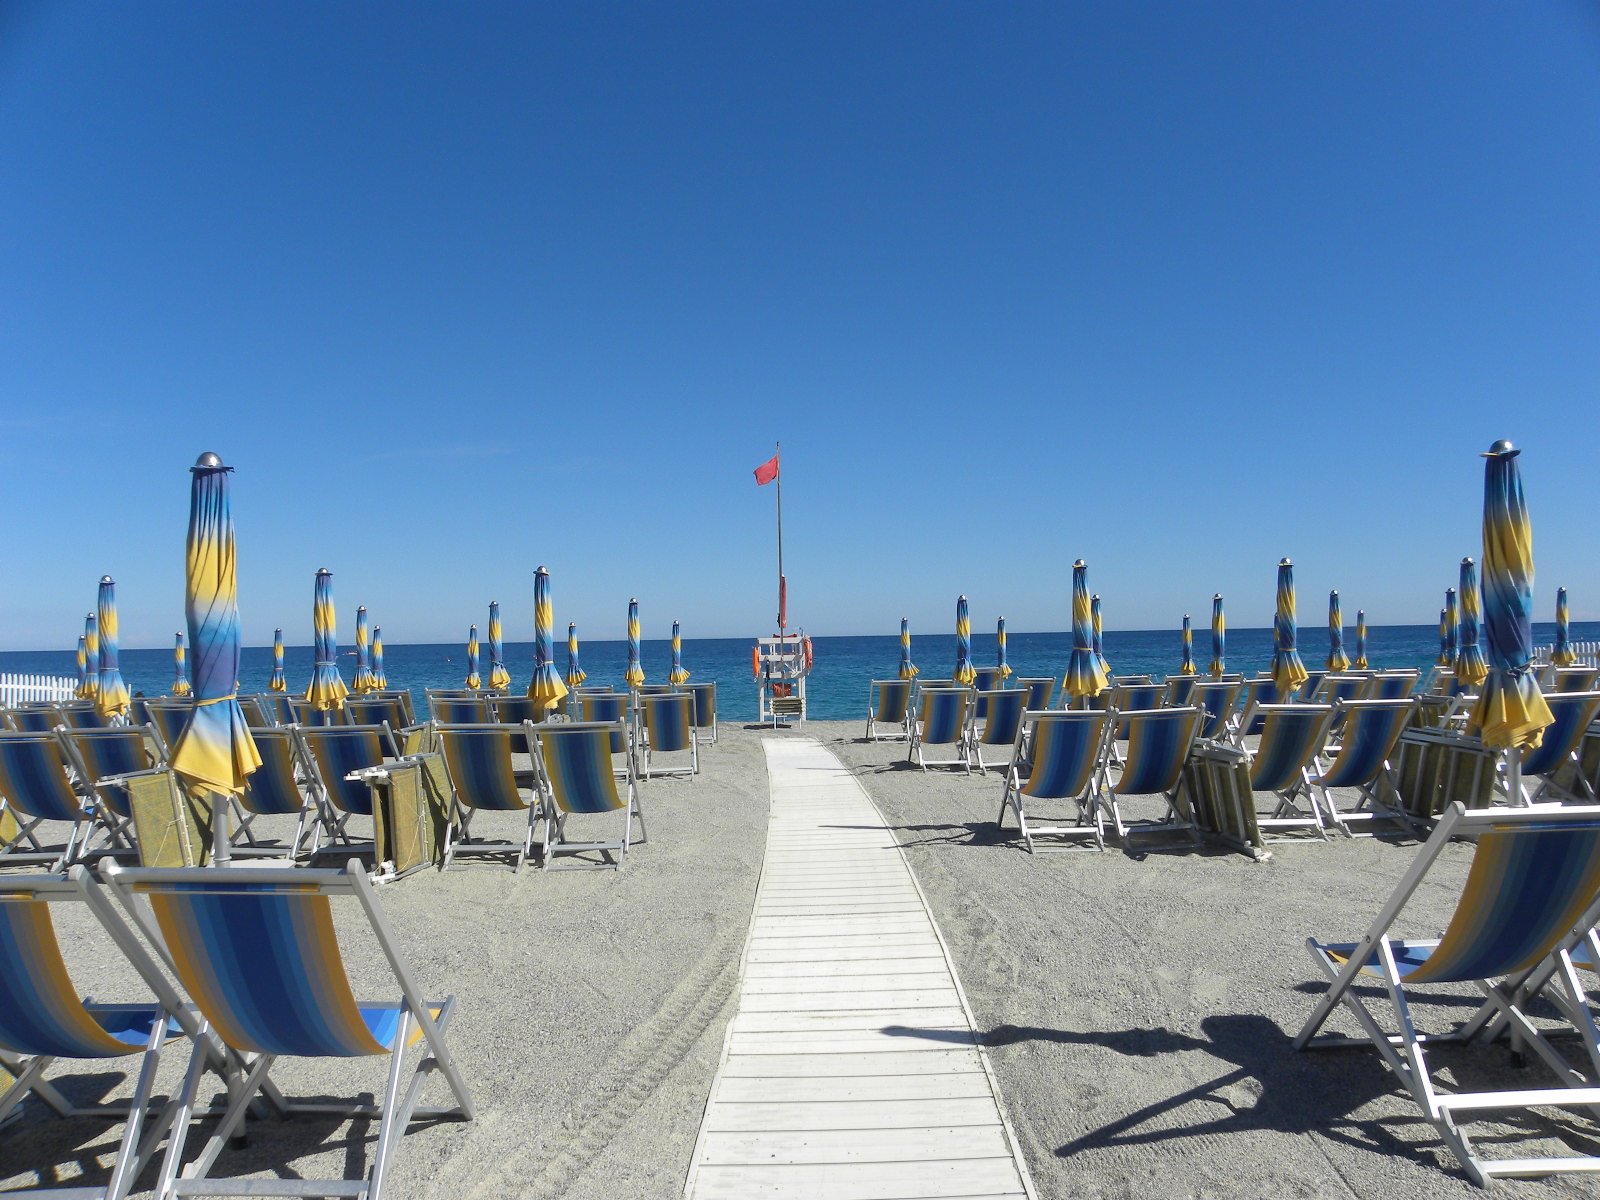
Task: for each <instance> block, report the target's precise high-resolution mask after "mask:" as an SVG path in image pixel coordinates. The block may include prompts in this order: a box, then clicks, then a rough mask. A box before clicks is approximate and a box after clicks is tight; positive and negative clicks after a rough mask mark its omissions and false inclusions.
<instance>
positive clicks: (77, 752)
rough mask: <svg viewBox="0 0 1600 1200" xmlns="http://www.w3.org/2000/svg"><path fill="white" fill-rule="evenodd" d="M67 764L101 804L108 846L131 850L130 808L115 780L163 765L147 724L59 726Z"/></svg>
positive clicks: (160, 747)
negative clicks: (94, 726)
mask: <svg viewBox="0 0 1600 1200" xmlns="http://www.w3.org/2000/svg"><path fill="white" fill-rule="evenodd" d="M56 736H58V737H59V738H60V739H61V746H62V749H63V750H64V751H65V753H66V758H67V762H68V764H69V765H70V766H71V767H72V768H73V769H74V770H75V771H76V772H77V774H78V780H79V783H80V786H81V787H82V788H83V789H84V790H85V792H86V793H87V794H88V795H91V796H93V797H94V802H95V804H96V805H101V804H103V805H104V806H105V808H106V811H105V812H104V813H102V814H101V816H102V817H103V818H104V823H105V826H106V829H107V830H108V831H109V832H110V836H111V844H112V845H113V846H118V847H131V846H132V838H131V830H132V828H133V807H132V801H131V799H130V798H129V796H128V790H127V789H126V788H125V787H122V786H121V785H120V784H119V783H118V782H117V778H118V777H119V776H123V775H133V774H137V773H139V772H141V771H149V770H151V769H153V768H155V767H159V766H162V765H163V764H164V763H165V762H166V753H165V747H164V746H163V745H162V744H161V740H160V738H159V737H158V736H157V734H156V731H155V729H154V728H153V727H151V726H149V725H118V726H115V727H112V728H102V729H74V728H72V727H70V726H63V727H62V728H61V729H58V730H57V731H56Z"/></svg>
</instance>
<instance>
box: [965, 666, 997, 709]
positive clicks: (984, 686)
mask: <svg viewBox="0 0 1600 1200" xmlns="http://www.w3.org/2000/svg"><path fill="white" fill-rule="evenodd" d="M969 686H970V687H971V688H972V690H973V692H974V693H976V694H975V695H974V696H973V698H972V716H973V719H974V720H978V721H981V720H983V719H984V718H985V717H986V716H988V715H989V706H988V703H987V702H986V701H985V700H984V696H983V693H985V692H992V691H996V690H998V689H1000V688H1003V687H1005V686H1006V681H1005V678H1004V676H1002V675H1001V674H1000V668H999V667H974V668H972V683H971V684H970V685H969Z"/></svg>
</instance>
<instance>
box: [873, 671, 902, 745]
mask: <svg viewBox="0 0 1600 1200" xmlns="http://www.w3.org/2000/svg"><path fill="white" fill-rule="evenodd" d="M879 725H887V726H889V727H890V728H892V729H893V730H894V732H893V733H879V732H878V726H879ZM910 740H911V680H909V679H874V680H873V681H872V682H871V683H870V684H868V685H867V741H869V742H909V741H910Z"/></svg>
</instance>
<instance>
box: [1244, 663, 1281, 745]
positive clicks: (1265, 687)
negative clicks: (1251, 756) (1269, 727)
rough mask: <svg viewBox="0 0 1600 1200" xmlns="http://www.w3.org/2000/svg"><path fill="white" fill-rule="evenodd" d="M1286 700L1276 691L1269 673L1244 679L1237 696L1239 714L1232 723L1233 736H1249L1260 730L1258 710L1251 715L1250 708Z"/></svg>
mask: <svg viewBox="0 0 1600 1200" xmlns="http://www.w3.org/2000/svg"><path fill="white" fill-rule="evenodd" d="M1283 703H1286V700H1285V698H1284V697H1283V696H1281V695H1279V693H1278V685H1277V683H1276V682H1275V681H1274V680H1273V678H1272V676H1271V675H1258V676H1256V677H1255V678H1254V679H1246V680H1244V690H1243V692H1242V693H1241V694H1240V697H1239V716H1238V720H1237V722H1236V724H1235V725H1234V736H1235V738H1243V737H1249V736H1251V735H1253V734H1258V733H1260V732H1261V725H1262V721H1263V719H1264V718H1263V717H1262V715H1261V714H1260V713H1259V712H1258V713H1255V714H1254V715H1253V716H1252V715H1251V710H1252V709H1257V708H1260V706H1261V705H1263V704H1283Z"/></svg>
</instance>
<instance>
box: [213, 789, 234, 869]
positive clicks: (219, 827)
mask: <svg viewBox="0 0 1600 1200" xmlns="http://www.w3.org/2000/svg"><path fill="white" fill-rule="evenodd" d="M230 807H231V805H229V803H228V797H227V794H226V793H224V792H212V793H211V865H212V866H214V867H225V866H227V865H228V864H229V863H230V862H232V861H233V843H232V841H231V839H230V838H229V837H228V823H229V822H228V811H229V809H230Z"/></svg>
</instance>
